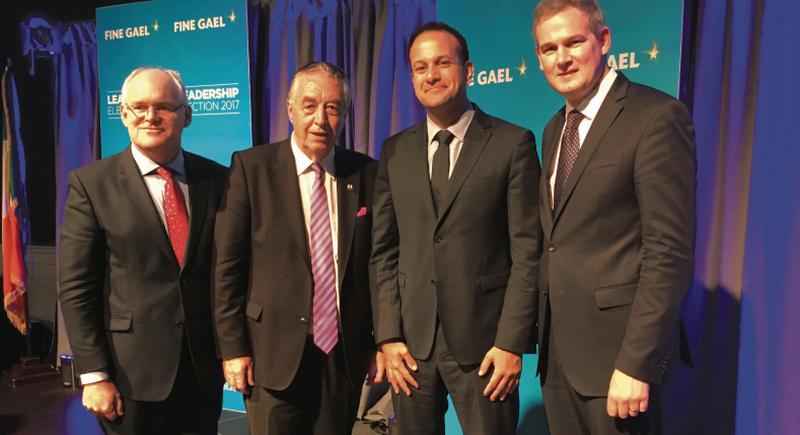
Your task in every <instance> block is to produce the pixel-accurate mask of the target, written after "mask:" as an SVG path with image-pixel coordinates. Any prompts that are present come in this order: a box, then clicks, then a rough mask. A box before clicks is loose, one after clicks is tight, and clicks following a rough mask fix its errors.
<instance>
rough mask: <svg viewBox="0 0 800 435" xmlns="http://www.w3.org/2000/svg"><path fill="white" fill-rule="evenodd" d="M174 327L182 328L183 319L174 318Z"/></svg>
mask: <svg viewBox="0 0 800 435" xmlns="http://www.w3.org/2000/svg"><path fill="white" fill-rule="evenodd" d="M175 327H176V328H183V320H176V321H175Z"/></svg>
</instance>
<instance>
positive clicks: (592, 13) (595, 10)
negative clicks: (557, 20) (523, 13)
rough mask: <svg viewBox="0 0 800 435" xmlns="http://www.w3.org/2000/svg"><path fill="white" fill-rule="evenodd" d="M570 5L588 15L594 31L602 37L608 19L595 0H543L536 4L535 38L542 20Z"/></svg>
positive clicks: (534, 15) (534, 19) (534, 16)
mask: <svg viewBox="0 0 800 435" xmlns="http://www.w3.org/2000/svg"><path fill="white" fill-rule="evenodd" d="M569 7H573V8H575V9H577V10H579V11H581V12H583V13H584V14H586V15H588V16H589V23H590V24H591V26H592V33H594V35H595V36H597V38H598V39H599V38H601V37H602V35H603V29H604V28H605V27H606V21H605V17H604V16H603V11H602V9H600V6H599V5H598V4H597V2H596V1H595V0H542V1H540V2H539V4H538V5H536V9H534V10H533V36H534V38H535V37H536V26H537V25H538V24H539V23H540V22H541V21H542V20H544V19H545V18H550V17H552V16H553V15H555V14H557V13H559V12H561V11H563V10H564V9H566V8H569Z"/></svg>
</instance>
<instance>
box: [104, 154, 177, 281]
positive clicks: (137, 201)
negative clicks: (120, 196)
mask: <svg viewBox="0 0 800 435" xmlns="http://www.w3.org/2000/svg"><path fill="white" fill-rule="evenodd" d="M120 158H121V159H120V162H121V165H120V174H119V176H120V184H121V185H122V188H123V190H124V191H125V193H126V194H127V196H128V199H129V200H130V201H131V205H132V208H133V209H134V210H135V213H137V214H138V215H139V218H140V219H141V220H142V222H143V223H144V227H145V228H149V229H150V230H149V231H145V232H146V233H147V234H148V236H150V237H152V238H153V241H154V242H155V244H156V245H157V246H158V247H159V248H160V249H161V251H162V252H164V255H166V256H167V258H169V259H170V260H171V261H172V262H173V263H174V264H175V267H178V259H177V258H175V253H174V252H172V245H170V242H169V235H167V229H166V228H164V223H163V222H162V221H161V217H160V216H159V215H158V210H156V206H155V204H153V197H152V196H150V192H149V191H148V190H147V185H146V184H145V182H144V178H143V177H142V174H141V173H140V172H139V167H138V166H136V161H135V160H134V159H133V155H132V154H131V150H130V148H128V149H127V150H126V151H125V152H124V154H122V155H121V156H120Z"/></svg>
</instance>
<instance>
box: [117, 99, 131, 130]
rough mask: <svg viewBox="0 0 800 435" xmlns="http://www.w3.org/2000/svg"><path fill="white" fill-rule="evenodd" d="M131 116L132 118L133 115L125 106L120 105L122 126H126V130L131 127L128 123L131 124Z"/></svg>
mask: <svg viewBox="0 0 800 435" xmlns="http://www.w3.org/2000/svg"><path fill="white" fill-rule="evenodd" d="M130 116H131V114H130V113H129V112H128V111H127V110H125V105H124V104H122V103H120V105H119V119H120V120H121V121H122V125H124V126H125V127H126V128H127V127H130V126H129V125H128V123H129V122H130V119H129V117H130Z"/></svg>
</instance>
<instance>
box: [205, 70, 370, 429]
mask: <svg viewBox="0 0 800 435" xmlns="http://www.w3.org/2000/svg"><path fill="white" fill-rule="evenodd" d="M349 107H350V90H349V85H348V83H347V80H346V79H345V76H344V73H343V72H342V71H341V70H340V69H339V68H337V67H336V66H334V65H331V64H328V63H326V62H316V63H312V64H309V65H307V66H305V67H303V68H301V69H300V70H298V71H297V72H296V74H295V76H294V78H293V79H292V83H291V88H290V91H289V97H288V99H287V110H288V112H289V119H290V120H291V123H292V126H293V128H294V132H293V133H292V135H291V137H290V138H288V139H286V140H284V141H281V142H278V143H273V144H269V145H262V146H258V147H255V148H253V149H250V150H247V151H242V152H238V153H235V154H234V155H233V159H232V160H233V162H232V165H231V166H232V168H231V175H230V180H229V184H228V187H227V191H226V195H225V199H224V200H223V206H222V207H221V208H220V212H219V214H218V218H217V232H216V243H217V249H218V255H217V263H216V325H217V338H218V342H219V348H220V352H221V356H222V358H223V368H224V372H225V377H226V379H227V381H228V383H229V384H230V385H231V386H232V387H233V388H234V389H236V390H238V391H242V392H244V393H246V396H245V403H246V406H247V414H248V420H249V426H250V433H254V434H270V435H276V434H277V435H282V434H312V433H313V434H320V435H322V434H329V435H337V434H342V435H344V434H349V433H351V431H352V429H353V423H354V422H355V413H356V411H357V406H358V399H359V395H360V391H361V386H362V385H363V382H364V379H365V376H366V374H367V369H368V368H369V365H370V362H371V361H372V360H373V357H374V356H375V342H374V340H373V337H372V323H371V322H372V316H371V313H370V302H369V297H370V294H369V274H368V272H367V262H368V261H369V249H370V237H371V233H370V231H371V222H372V213H371V210H370V207H371V203H372V190H373V181H374V177H375V167H376V165H375V162H374V161H373V160H372V159H371V158H369V157H368V156H365V155H363V154H360V153H357V152H354V151H350V150H346V149H343V148H339V147H335V146H334V144H335V142H336V140H337V139H338V137H339V133H340V132H341V130H342V127H343V126H344V119H345V115H346V113H347V109H348V108H349ZM378 363H379V364H381V363H382V360H380V359H379V360H378Z"/></svg>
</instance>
